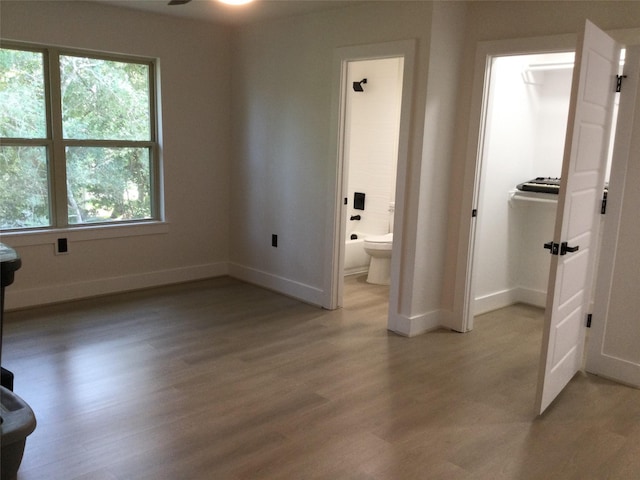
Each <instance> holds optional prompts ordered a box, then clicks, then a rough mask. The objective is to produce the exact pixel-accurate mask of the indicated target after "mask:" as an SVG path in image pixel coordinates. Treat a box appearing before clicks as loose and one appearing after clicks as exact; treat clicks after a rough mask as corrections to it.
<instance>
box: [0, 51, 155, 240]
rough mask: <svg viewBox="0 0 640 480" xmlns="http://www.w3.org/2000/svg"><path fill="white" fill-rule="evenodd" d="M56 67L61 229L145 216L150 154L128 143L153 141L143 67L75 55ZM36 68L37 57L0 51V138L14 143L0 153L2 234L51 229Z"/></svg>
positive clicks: (40, 79) (47, 154) (41, 74)
mask: <svg viewBox="0 0 640 480" xmlns="http://www.w3.org/2000/svg"><path fill="white" fill-rule="evenodd" d="M59 64H60V72H59V74H60V76H59V78H60V83H59V85H60V98H61V105H60V107H61V111H62V117H61V119H59V120H58V122H60V123H61V127H62V132H63V138H55V137H54V138H53V142H54V143H55V142H62V143H63V145H64V149H63V150H64V153H65V155H64V158H63V159H56V162H60V161H63V162H64V164H65V166H66V176H67V181H66V196H67V208H68V223H69V224H80V223H90V222H104V221H121V220H134V219H144V218H150V217H151V195H152V189H151V165H152V162H151V148H150V147H149V145H148V144H136V143H131V142H148V141H150V140H151V139H152V135H151V128H152V124H151V110H150V108H151V107H150V105H151V102H150V85H149V78H150V75H149V68H150V67H149V65H147V64H141V63H129V62H120V61H112V60H104V59H99V58H91V57H83V56H77V55H60V56H59ZM43 65H44V63H43V54H42V53H41V52H31V51H21V50H13V49H6V48H3V49H0V101H1V102H2V103H0V138H5V139H13V141H12V143H11V145H3V146H2V147H1V148H0V228H3V229H7V228H25V227H39V226H48V225H50V223H51V222H50V215H49V210H50V206H49V198H50V194H49V184H50V183H52V182H50V179H49V172H51V171H52V169H51V164H50V162H51V159H52V155H53V151H52V149H50V148H49V147H48V145H49V144H48V143H47V138H48V137H47V123H46V111H47V110H46V106H45V101H46V98H45V91H46V90H45V78H46V72H45V71H44V67H43ZM53 121H54V122H55V121H56V119H55V117H54V119H53ZM53 130H54V131H55V130H56V129H53ZM57 130H59V128H58V129H57ZM16 139H42V140H43V146H37V145H34V144H33V142H31V143H29V142H24V144H22V145H20V142H21V140H16ZM104 141H107V143H104ZM52 180H53V179H52ZM58 180H59V179H58Z"/></svg>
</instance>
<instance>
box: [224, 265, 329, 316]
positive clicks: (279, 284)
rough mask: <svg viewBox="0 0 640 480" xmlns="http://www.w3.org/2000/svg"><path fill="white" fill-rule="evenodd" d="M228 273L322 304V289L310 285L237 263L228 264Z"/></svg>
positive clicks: (306, 301) (318, 304) (300, 298)
mask: <svg viewBox="0 0 640 480" xmlns="http://www.w3.org/2000/svg"><path fill="white" fill-rule="evenodd" d="M229 275H230V276H231V277H234V278H237V279H239V280H242V281H245V282H247V283H252V284H254V285H258V286H260V287H263V288H266V289H268V290H273V291H275V292H278V293H281V294H283V295H287V296H289V297H293V298H295V299H297V300H300V301H302V302H305V303H309V304H311V305H315V306H319V307H320V306H322V305H323V301H324V296H325V295H324V291H323V290H321V289H319V288H316V287H313V286H311V285H306V284H304V283H301V282H297V281H295V280H291V279H289V278H285V277H280V276H278V275H273V274H272V273H268V272H264V271H262V270H257V269H255V268H250V267H247V266H244V265H239V264H237V263H231V264H229Z"/></svg>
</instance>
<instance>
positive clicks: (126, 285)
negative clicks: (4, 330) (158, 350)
mask: <svg viewBox="0 0 640 480" xmlns="http://www.w3.org/2000/svg"><path fill="white" fill-rule="evenodd" d="M227 274H228V264H227V263H226V262H220V263H210V264H205V265H192V266H188V267H181V268H173V269H167V270H159V271H155V272H147V273H141V274H135V275H123V276H119V277H110V278H100V279H96V280H90V281H83V282H76V283H65V284H57V285H52V286H47V287H39V288H27V289H24V290H20V289H15V288H8V289H7V290H6V292H5V296H6V298H5V307H6V309H7V310H16V309H21V308H28V307H35V306H40V305H48V304H52V303H60V302H67V301H71V300H80V299H82V298H90V297H98V296H101V295H108V294H113V293H121V292H127V291H132V290H141V289H144V288H151V287H159V286H162V285H170V284H173V283H183V282H190V281H194V280H202V279H205V278H211V277H220V276H222V275H227Z"/></svg>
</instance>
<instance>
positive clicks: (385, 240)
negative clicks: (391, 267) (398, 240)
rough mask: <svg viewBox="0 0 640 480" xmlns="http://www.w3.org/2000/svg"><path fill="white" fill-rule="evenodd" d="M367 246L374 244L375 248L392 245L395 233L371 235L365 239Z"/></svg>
mask: <svg viewBox="0 0 640 480" xmlns="http://www.w3.org/2000/svg"><path fill="white" fill-rule="evenodd" d="M364 243H365V244H367V243H368V244H373V246H374V248H376V247H379V246H382V245H389V246H390V245H391V244H392V243H393V233H385V234H384V235H369V236H366V237H365V238H364Z"/></svg>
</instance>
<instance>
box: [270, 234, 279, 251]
mask: <svg viewBox="0 0 640 480" xmlns="http://www.w3.org/2000/svg"><path fill="white" fill-rule="evenodd" d="M271 246H272V247H276V248H278V235H275V234H273V235H271Z"/></svg>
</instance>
